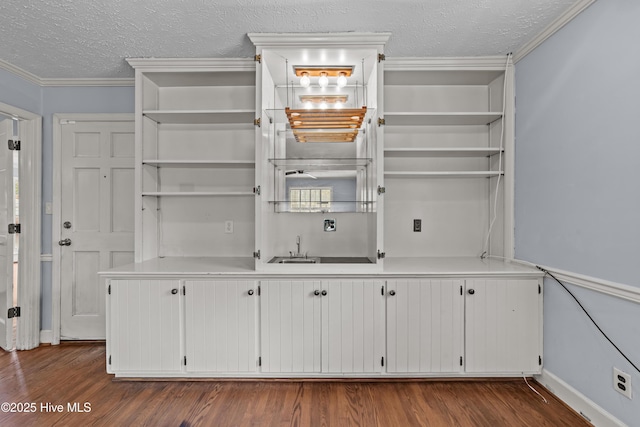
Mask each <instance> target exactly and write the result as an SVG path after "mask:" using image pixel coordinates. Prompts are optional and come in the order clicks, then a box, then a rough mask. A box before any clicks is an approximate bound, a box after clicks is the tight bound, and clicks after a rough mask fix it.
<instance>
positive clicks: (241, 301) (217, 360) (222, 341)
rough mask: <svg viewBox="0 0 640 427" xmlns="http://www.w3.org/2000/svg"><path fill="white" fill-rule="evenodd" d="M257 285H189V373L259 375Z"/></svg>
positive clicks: (234, 282) (222, 282)
mask: <svg viewBox="0 0 640 427" xmlns="http://www.w3.org/2000/svg"><path fill="white" fill-rule="evenodd" d="M257 288H258V286H257V282H255V281H243V280H215V281H214V280H208V281H204V280H203V281H187V282H186V283H185V319H186V328H185V331H186V333H185V340H186V356H187V371H188V372H255V371H256V368H257V365H258V357H257V354H256V338H257V336H256V330H257V327H256V309H257V301H258V289H257Z"/></svg>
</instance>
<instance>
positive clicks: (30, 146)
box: [0, 103, 42, 350]
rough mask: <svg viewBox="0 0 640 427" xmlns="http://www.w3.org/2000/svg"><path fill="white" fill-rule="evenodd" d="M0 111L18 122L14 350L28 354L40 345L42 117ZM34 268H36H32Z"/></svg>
mask: <svg viewBox="0 0 640 427" xmlns="http://www.w3.org/2000/svg"><path fill="white" fill-rule="evenodd" d="M0 111H2V112H3V113H6V114H8V115H10V116H12V117H17V118H20V119H21V121H20V122H19V125H18V126H19V131H20V132H19V133H20V135H19V136H20V140H21V141H22V149H21V151H20V168H19V171H20V172H19V173H20V178H19V179H20V224H22V225H23V226H24V227H23V231H22V232H21V233H20V253H19V255H18V280H19V284H18V304H19V305H20V306H21V307H22V316H21V317H20V319H19V321H18V328H17V335H16V349H18V350H30V349H32V348H35V347H37V346H38V345H39V344H40V309H41V307H40V298H41V286H42V285H41V280H40V247H41V238H42V235H41V234H42V228H41V212H40V207H41V203H42V201H41V187H42V179H41V176H42V117H41V116H39V115H37V114H34V113H31V112H29V111H26V110H22V109H20V108H17V107H14V106H12V105H8V104H4V103H0ZM34 266H37V267H36V268H34Z"/></svg>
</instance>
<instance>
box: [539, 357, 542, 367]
mask: <svg viewBox="0 0 640 427" xmlns="http://www.w3.org/2000/svg"><path fill="white" fill-rule="evenodd" d="M538 365H540V366H542V356H538Z"/></svg>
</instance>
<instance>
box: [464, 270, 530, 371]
mask: <svg viewBox="0 0 640 427" xmlns="http://www.w3.org/2000/svg"><path fill="white" fill-rule="evenodd" d="M538 286H539V282H538V280H537V279H526V280H505V279H502V280H467V281H466V293H465V300H466V302H465V304H466V339H465V349H466V350H465V352H466V364H465V369H466V371H467V372H471V373H474V372H478V373H484V372H489V373H513V374H518V375H520V374H522V373H538V372H539V371H540V369H541V366H540V363H539V357H540V356H541V354H542V352H541V350H542V349H541V340H540V334H541V322H540V315H541V310H540V309H541V303H542V295H541V294H540V293H539V289H538Z"/></svg>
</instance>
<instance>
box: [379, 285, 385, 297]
mask: <svg viewBox="0 0 640 427" xmlns="http://www.w3.org/2000/svg"><path fill="white" fill-rule="evenodd" d="M380 295H382V296H384V286H381V287H380Z"/></svg>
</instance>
